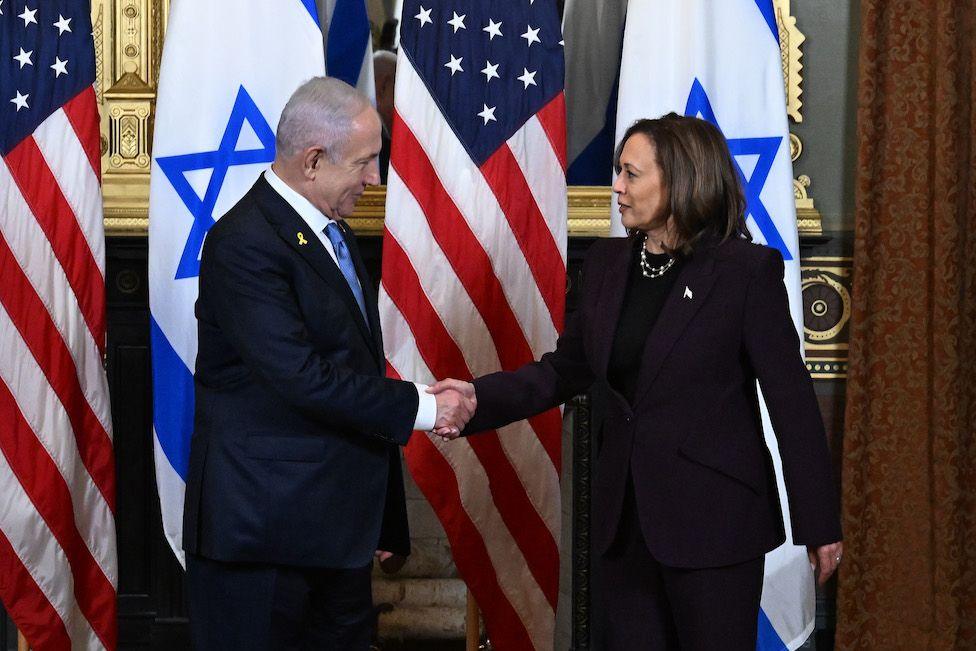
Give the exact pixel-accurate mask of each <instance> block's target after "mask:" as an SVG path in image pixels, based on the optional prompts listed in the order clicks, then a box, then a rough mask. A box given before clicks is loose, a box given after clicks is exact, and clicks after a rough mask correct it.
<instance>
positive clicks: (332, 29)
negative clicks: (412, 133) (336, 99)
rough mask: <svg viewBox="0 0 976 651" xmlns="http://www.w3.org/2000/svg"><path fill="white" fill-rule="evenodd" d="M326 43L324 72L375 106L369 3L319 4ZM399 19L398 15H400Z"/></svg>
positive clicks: (340, 0) (326, 0)
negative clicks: (325, 26) (356, 91)
mask: <svg viewBox="0 0 976 651" xmlns="http://www.w3.org/2000/svg"><path fill="white" fill-rule="evenodd" d="M318 4H319V8H320V10H321V13H322V25H328V29H323V30H322V32H323V37H324V42H325V71H326V74H328V75H329V76H330V77H335V78H337V79H341V80H342V81H344V82H346V83H347V84H349V85H350V86H355V87H356V88H357V89H358V90H359V91H360V92H361V93H363V94H364V95H366V96H367V97H369V98H370V99H371V100H373V103H374V104H375V103H376V86H375V82H374V81H373V39H372V33H371V32H370V26H369V17H368V15H367V13H366V0H318ZM398 15H399V14H398Z"/></svg>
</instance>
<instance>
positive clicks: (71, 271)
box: [4, 137, 105, 352]
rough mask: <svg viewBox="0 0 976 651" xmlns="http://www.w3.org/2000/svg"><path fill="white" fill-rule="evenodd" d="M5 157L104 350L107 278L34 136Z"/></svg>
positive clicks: (82, 311)
mask: <svg viewBox="0 0 976 651" xmlns="http://www.w3.org/2000/svg"><path fill="white" fill-rule="evenodd" d="M4 160H5V161H6V162H7V167H9V168H10V175H11V176H12V177H13V179H14V182H15V183H16V184H17V187H18V188H20V193H21V194H22V195H23V196H24V200H25V201H26V202H27V205H28V206H29V207H30V210H31V212H32V213H34V218H35V219H37V222H38V224H40V226H41V228H42V229H43V230H44V234H45V235H47V239H48V241H50V243H51V248H52V249H53V250H54V255H55V257H57V259H58V262H60V263H61V267H62V268H63V269H64V273H65V274H66V275H67V277H68V284H70V285H71V289H72V290H73V291H74V294H75V296H76V297H77V299H78V305H79V306H80V307H81V314H82V316H83V317H84V319H85V323H87V324H88V328H89V329H90V330H91V333H92V337H93V338H94V339H95V343H96V345H97V346H98V350H99V352H104V347H105V279H104V278H103V277H102V272H101V270H100V269H99V268H98V263H97V262H96V261H95V257H94V256H93V255H92V252H91V249H90V248H89V246H88V240H86V239H85V234H84V233H83V232H82V230H81V226H80V225H79V223H78V220H77V218H76V217H75V214H74V212H72V210H71V206H69V205H68V201H67V199H65V198H64V194H62V193H61V187H60V186H59V185H58V180H57V179H56V178H55V177H54V174H53V173H52V172H51V168H49V167H48V166H47V163H46V162H45V160H44V156H43V155H42V154H41V150H40V149H39V148H38V147H37V142H35V140H34V138H33V137H29V138H25V139H24V140H23V141H21V143H20V144H19V145H17V146H16V147H14V148H13V150H11V152H10V153H9V154H7V156H6V157H5V158H4Z"/></svg>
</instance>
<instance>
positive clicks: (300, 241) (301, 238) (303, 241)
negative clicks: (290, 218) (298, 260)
mask: <svg viewBox="0 0 976 651" xmlns="http://www.w3.org/2000/svg"><path fill="white" fill-rule="evenodd" d="M306 244H308V240H306V239H305V233H303V232H301V231H298V246H305V245H306Z"/></svg>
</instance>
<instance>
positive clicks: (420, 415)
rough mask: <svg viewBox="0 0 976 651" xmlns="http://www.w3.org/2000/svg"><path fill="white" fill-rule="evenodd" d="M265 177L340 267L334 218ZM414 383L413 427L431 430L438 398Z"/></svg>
mask: <svg viewBox="0 0 976 651" xmlns="http://www.w3.org/2000/svg"><path fill="white" fill-rule="evenodd" d="M264 179H265V180H266V181H267V182H268V185H270V186H271V187H272V189H274V191H275V192H277V193H278V194H280V195H281V198H282V199H284V200H285V201H287V202H288V205H289V206H291V207H292V208H294V209H295V212H297V213H298V216H299V217H301V218H302V221H304V222H305V223H306V224H308V228H309V230H311V231H312V232H313V233H315V236H316V237H318V239H319V241H320V242H322V246H324V247H325V250H326V251H328V253H329V257H331V258H332V261H333V262H334V263H335V265H336V268H337V269H338V268H339V261H338V259H337V258H336V253H335V249H334V248H333V247H332V242H331V241H330V240H329V237H328V235H326V234H325V227H326V226H328V225H329V222H331V221H334V220H333V219H332V218H331V217H329V216H327V215H325V214H323V213H322V211H321V210H319V209H318V208H316V207H315V206H313V205H312V202H311V201H309V200H308V199H306V198H305V197H303V196H302V195H300V194H298V193H297V192H295V190H293V189H292V188H291V187H290V186H289V185H288V184H287V183H285V182H284V181H282V180H281V178H280V177H279V176H278V175H277V174H275V173H274V170H272V169H271V168H270V167H269V168H268V169H267V170H265V172H264ZM357 282H358V280H357ZM360 289H362V286H360ZM413 385H414V386H415V387H416V388H417V396H418V398H419V402H418V404H417V417H416V418H415V419H414V424H413V428H414V429H419V430H424V431H427V430H431V429H433V428H434V424H435V423H436V421H437V399H436V398H435V397H434V396H433V395H431V394H429V393H427V392H426V390H425V389H427V385H426V384H418V383H417V382H414V383H413Z"/></svg>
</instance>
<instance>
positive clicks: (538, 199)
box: [508, 115, 568, 345]
mask: <svg viewBox="0 0 976 651" xmlns="http://www.w3.org/2000/svg"><path fill="white" fill-rule="evenodd" d="M508 146H509V148H510V149H511V150H512V154H513V155H514V156H515V160H516V161H517V162H518V164H519V169H521V170H522V176H524V177H525V180H526V182H527V184H528V186H529V189H530V190H531V191H532V197H533V198H534V199H535V203H536V205H537V206H539V210H540V211H541V212H542V216H543V218H545V220H546V226H548V227H549V232H550V233H552V238H553V240H555V241H556V242H565V241H566V231H567V228H568V224H567V211H568V206H567V203H566V186H565V185H563V186H562V187H560V186H559V185H557V184H556V183H553V182H552V179H558V178H562V176H563V167H562V165H561V164H560V163H559V159H558V158H557V157H556V152H555V151H554V150H553V148H552V142H551V141H550V140H549V136H547V135H546V131H545V129H543V128H542V123H541V122H539V118H538V117H537V116H535V115H533V116H532V117H531V118H529V121H528V122H526V123H525V125H524V126H523V127H522V128H521V129H519V130H518V131H516V132H515V135H513V136H512V137H511V138H509V139H508ZM558 248H559V252H560V253H561V254H562V258H563V265H565V264H566V247H563V246H560V247H558ZM552 343H553V345H555V340H553V342H552Z"/></svg>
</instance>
